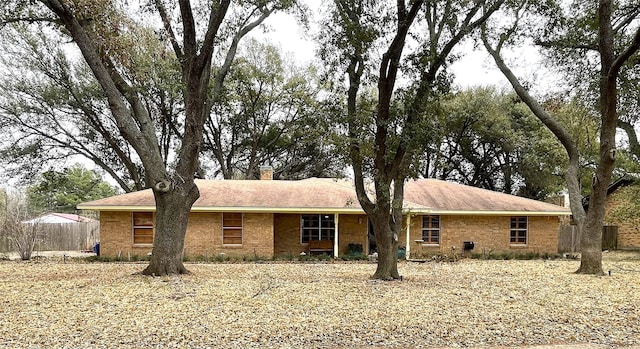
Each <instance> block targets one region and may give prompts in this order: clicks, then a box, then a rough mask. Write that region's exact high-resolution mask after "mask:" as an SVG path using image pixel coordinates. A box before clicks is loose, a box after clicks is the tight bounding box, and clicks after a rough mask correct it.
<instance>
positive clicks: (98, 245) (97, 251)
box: [93, 242, 100, 257]
mask: <svg viewBox="0 0 640 349" xmlns="http://www.w3.org/2000/svg"><path fill="white" fill-rule="evenodd" d="M93 252H94V253H95V254H96V256H98V257H100V243H99V242H98V243H97V244H95V245H93Z"/></svg>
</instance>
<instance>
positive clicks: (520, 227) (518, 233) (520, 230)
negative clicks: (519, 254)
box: [510, 217, 528, 245]
mask: <svg viewBox="0 0 640 349" xmlns="http://www.w3.org/2000/svg"><path fill="white" fill-rule="evenodd" d="M527 223H528V222H527V217H511V233H510V236H511V240H510V242H511V244H512V245H526V244H527V231H528V224H527Z"/></svg>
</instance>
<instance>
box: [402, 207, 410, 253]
mask: <svg viewBox="0 0 640 349" xmlns="http://www.w3.org/2000/svg"><path fill="white" fill-rule="evenodd" d="M406 240H407V243H406V246H405V247H404V252H405V253H404V258H405V259H406V260H409V253H410V252H411V215H410V214H409V213H408V212H407V239H406Z"/></svg>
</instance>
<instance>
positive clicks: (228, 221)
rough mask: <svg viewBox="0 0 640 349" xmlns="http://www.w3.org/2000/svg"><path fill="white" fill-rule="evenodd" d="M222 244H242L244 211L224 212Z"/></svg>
mask: <svg viewBox="0 0 640 349" xmlns="http://www.w3.org/2000/svg"><path fill="white" fill-rule="evenodd" d="M222 244H223V245H242V213H237V212H225V213H223V214H222Z"/></svg>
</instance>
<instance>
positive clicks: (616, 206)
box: [585, 177, 640, 250]
mask: <svg viewBox="0 0 640 349" xmlns="http://www.w3.org/2000/svg"><path fill="white" fill-rule="evenodd" d="M638 186H639V182H638V179H636V178H631V177H623V178H620V179H618V180H616V181H614V182H613V183H611V185H610V186H609V188H608V190H607V204H606V206H605V216H604V225H605V226H615V227H617V241H616V242H617V243H616V245H617V246H616V248H619V249H632V250H637V249H640V226H639V223H640V217H638V215H637V212H638V201H637V197H638V193H639V192H640V188H639V187H638ZM587 200H588V197H587V198H585V202H588V201H587ZM585 208H586V209H588V206H587V207H585Z"/></svg>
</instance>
